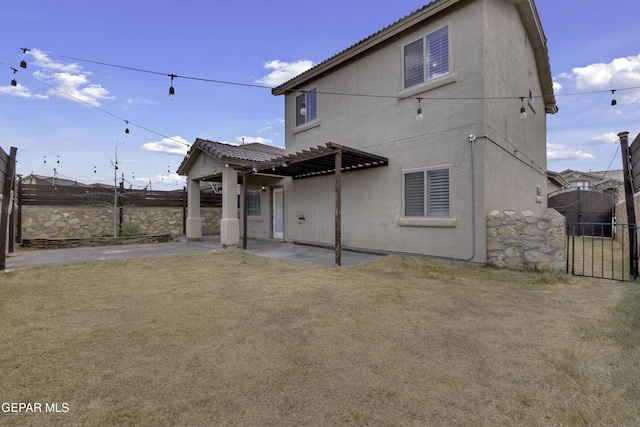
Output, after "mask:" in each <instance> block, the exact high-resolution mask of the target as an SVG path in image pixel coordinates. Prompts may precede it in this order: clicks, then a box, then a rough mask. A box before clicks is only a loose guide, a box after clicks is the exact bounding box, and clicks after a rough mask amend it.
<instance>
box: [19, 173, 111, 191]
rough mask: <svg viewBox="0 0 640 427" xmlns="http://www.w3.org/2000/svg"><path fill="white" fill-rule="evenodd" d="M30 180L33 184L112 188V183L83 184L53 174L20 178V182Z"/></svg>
mask: <svg viewBox="0 0 640 427" xmlns="http://www.w3.org/2000/svg"><path fill="white" fill-rule="evenodd" d="M25 181H30V182H32V183H33V184H34V185H69V186H73V187H104V188H113V184H111V185H109V184H98V183H96V184H84V183H82V182H78V181H74V180H71V179H64V178H58V177H57V176H56V177H53V176H45V175H36V174H30V175H27V176H25V177H23V178H22V182H25Z"/></svg>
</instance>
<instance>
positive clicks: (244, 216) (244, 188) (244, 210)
mask: <svg viewBox="0 0 640 427" xmlns="http://www.w3.org/2000/svg"><path fill="white" fill-rule="evenodd" d="M248 177H249V175H248V174H242V250H244V251H246V250H247V229H248V227H247V217H248V216H249V214H248V212H249V206H248V204H247V180H248Z"/></svg>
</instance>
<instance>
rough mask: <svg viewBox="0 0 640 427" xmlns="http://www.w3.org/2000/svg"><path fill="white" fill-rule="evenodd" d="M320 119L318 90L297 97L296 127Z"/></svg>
mask: <svg viewBox="0 0 640 427" xmlns="http://www.w3.org/2000/svg"><path fill="white" fill-rule="evenodd" d="M317 118H318V88H313V89H311V90H307V91H304V92H302V94H301V95H298V96H296V126H300V125H304V124H306V123H310V122H312V121H314V120H316V119H317Z"/></svg>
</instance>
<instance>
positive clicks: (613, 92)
mask: <svg viewBox="0 0 640 427" xmlns="http://www.w3.org/2000/svg"><path fill="white" fill-rule="evenodd" d="M615 93H616V90H615V89H613V90H612V91H611V95H612V96H615ZM617 103H618V101H616V99H615V98H613V99H612V100H611V106H612V107H613V106H615V105H616V104H617Z"/></svg>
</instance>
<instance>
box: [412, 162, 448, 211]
mask: <svg viewBox="0 0 640 427" xmlns="http://www.w3.org/2000/svg"><path fill="white" fill-rule="evenodd" d="M404 216H405V217H435V218H448V217H449V216H450V191H449V169H434V170H426V171H419V172H408V173H405V174H404Z"/></svg>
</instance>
